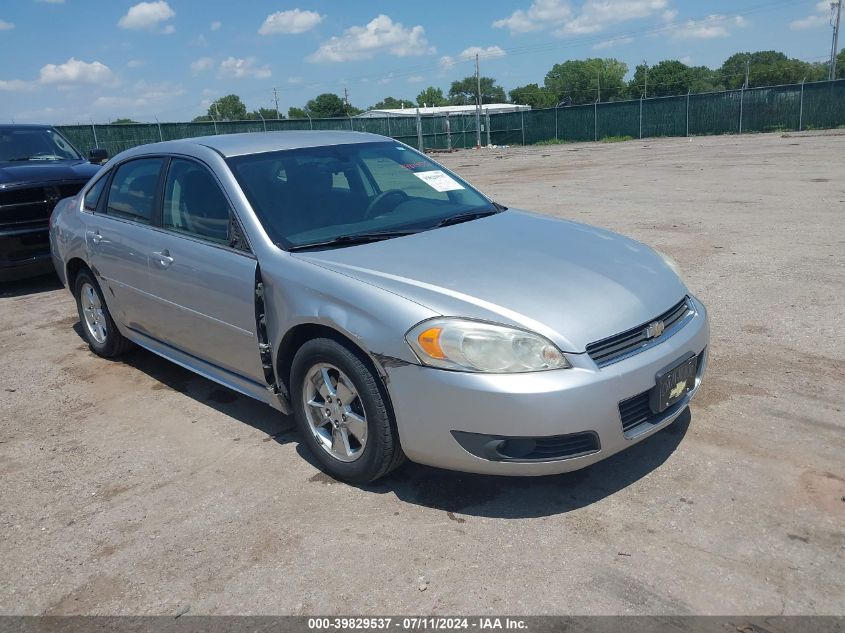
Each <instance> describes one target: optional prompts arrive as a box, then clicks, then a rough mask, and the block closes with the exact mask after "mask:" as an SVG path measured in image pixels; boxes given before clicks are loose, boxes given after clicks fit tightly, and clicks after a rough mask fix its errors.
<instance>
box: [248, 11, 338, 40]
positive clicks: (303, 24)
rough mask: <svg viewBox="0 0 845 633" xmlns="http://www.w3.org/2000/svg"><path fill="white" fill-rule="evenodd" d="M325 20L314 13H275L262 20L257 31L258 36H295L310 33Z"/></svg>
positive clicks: (322, 16)
mask: <svg viewBox="0 0 845 633" xmlns="http://www.w3.org/2000/svg"><path fill="white" fill-rule="evenodd" d="M323 18H325V16H324V15H320V14H319V13H317V12H316V11H301V10H299V9H291V10H290V11H276V13H271V14H270V15H268V16H267V18H266V19H265V20H264V24H262V25H261V27H260V28H259V29H258V34H259V35H276V34H279V33H283V34H286V35H295V34H297V33H305V32H306V31H310V30H311V29H313V28H314V27H315V26H317V25H318V24H319V23H320V22H322V21H323Z"/></svg>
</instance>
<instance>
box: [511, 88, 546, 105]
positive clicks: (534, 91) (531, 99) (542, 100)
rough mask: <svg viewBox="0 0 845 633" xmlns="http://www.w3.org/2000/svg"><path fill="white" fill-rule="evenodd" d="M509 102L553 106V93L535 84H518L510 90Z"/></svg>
mask: <svg viewBox="0 0 845 633" xmlns="http://www.w3.org/2000/svg"><path fill="white" fill-rule="evenodd" d="M510 98H511V103H516V104H519V105H529V106H531V107H532V108H553V107H554V106H555V105H556V103H555V98H554V95H553V94H551V93H550V92H549V91H548V90H546V89H545V88H543V87H541V86H538V85H537V84H528V85H526V86H519V87H517V88H514V89H513V90H511V91H510Z"/></svg>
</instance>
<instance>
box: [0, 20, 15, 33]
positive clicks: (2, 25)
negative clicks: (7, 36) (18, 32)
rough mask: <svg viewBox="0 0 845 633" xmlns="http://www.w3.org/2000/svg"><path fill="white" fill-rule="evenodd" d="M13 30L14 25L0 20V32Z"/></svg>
mask: <svg viewBox="0 0 845 633" xmlns="http://www.w3.org/2000/svg"><path fill="white" fill-rule="evenodd" d="M13 28H15V25H14V24H12V23H11V22H6V20H0V31H11V30H12V29H13Z"/></svg>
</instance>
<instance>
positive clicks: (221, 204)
mask: <svg viewBox="0 0 845 633" xmlns="http://www.w3.org/2000/svg"><path fill="white" fill-rule="evenodd" d="M161 223H162V226H163V227H165V228H168V229H171V230H174V231H178V232H180V233H187V234H188V235H195V236H197V237H201V238H203V239H206V240H211V241H213V242H218V243H220V244H228V243H229V226H230V213H229V202H228V201H227V200H226V196H225V195H224V194H223V192H222V191H221V190H220V186H219V185H218V184H217V181H216V180H215V179H214V176H212V175H211V173H210V172H209V171H208V170H207V169H206V168H205V167H203V166H202V165H200V164H198V163H195V162H193V161H190V160H182V159H179V158H174V159H173V160H172V161H171V162H170V169H169V170H168V173H167V184H166V185H165V186H164V208H163V210H162V217H161Z"/></svg>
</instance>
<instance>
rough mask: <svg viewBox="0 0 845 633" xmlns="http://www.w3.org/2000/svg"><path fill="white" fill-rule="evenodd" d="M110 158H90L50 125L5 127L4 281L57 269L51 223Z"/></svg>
mask: <svg viewBox="0 0 845 633" xmlns="http://www.w3.org/2000/svg"><path fill="white" fill-rule="evenodd" d="M107 157H108V156H107V155H106V153H105V151H104V150H99V149H95V150H91V156H90V160H86V159H84V158H83V157H82V156H81V155H80V153H79V151H78V150H77V149H76V148H75V147H74V146H73V144H72V143H71V142H70V141H68V140H67V139H66V138H65V137H64V136H62V135H61V134H60V133H59V132H58V131H57V130H55V129H53V128H51V127H50V126H47V125H0V282H3V281H9V280H12V279H23V278H24V277H32V276H35V275H41V274H44V273H49V272H51V271H52V270H53V264H52V260H51V258H50V242H49V240H48V237H47V229H48V223H49V221H50V214H51V213H52V212H53V207H55V206H56V203H57V202H58V201H59V200H61V199H62V198H67V197H69V196H74V195H76V194H77V193H78V192H79V190H80V189H81V188H82V186H83V185H84V184H85V183H86V182H88V180H89V179H90V178H91V176H93V175H94V174H95V173H97V170H98V169H100V165H98V164H94V162H102V161H103V160H105V159H106V158H107Z"/></svg>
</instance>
